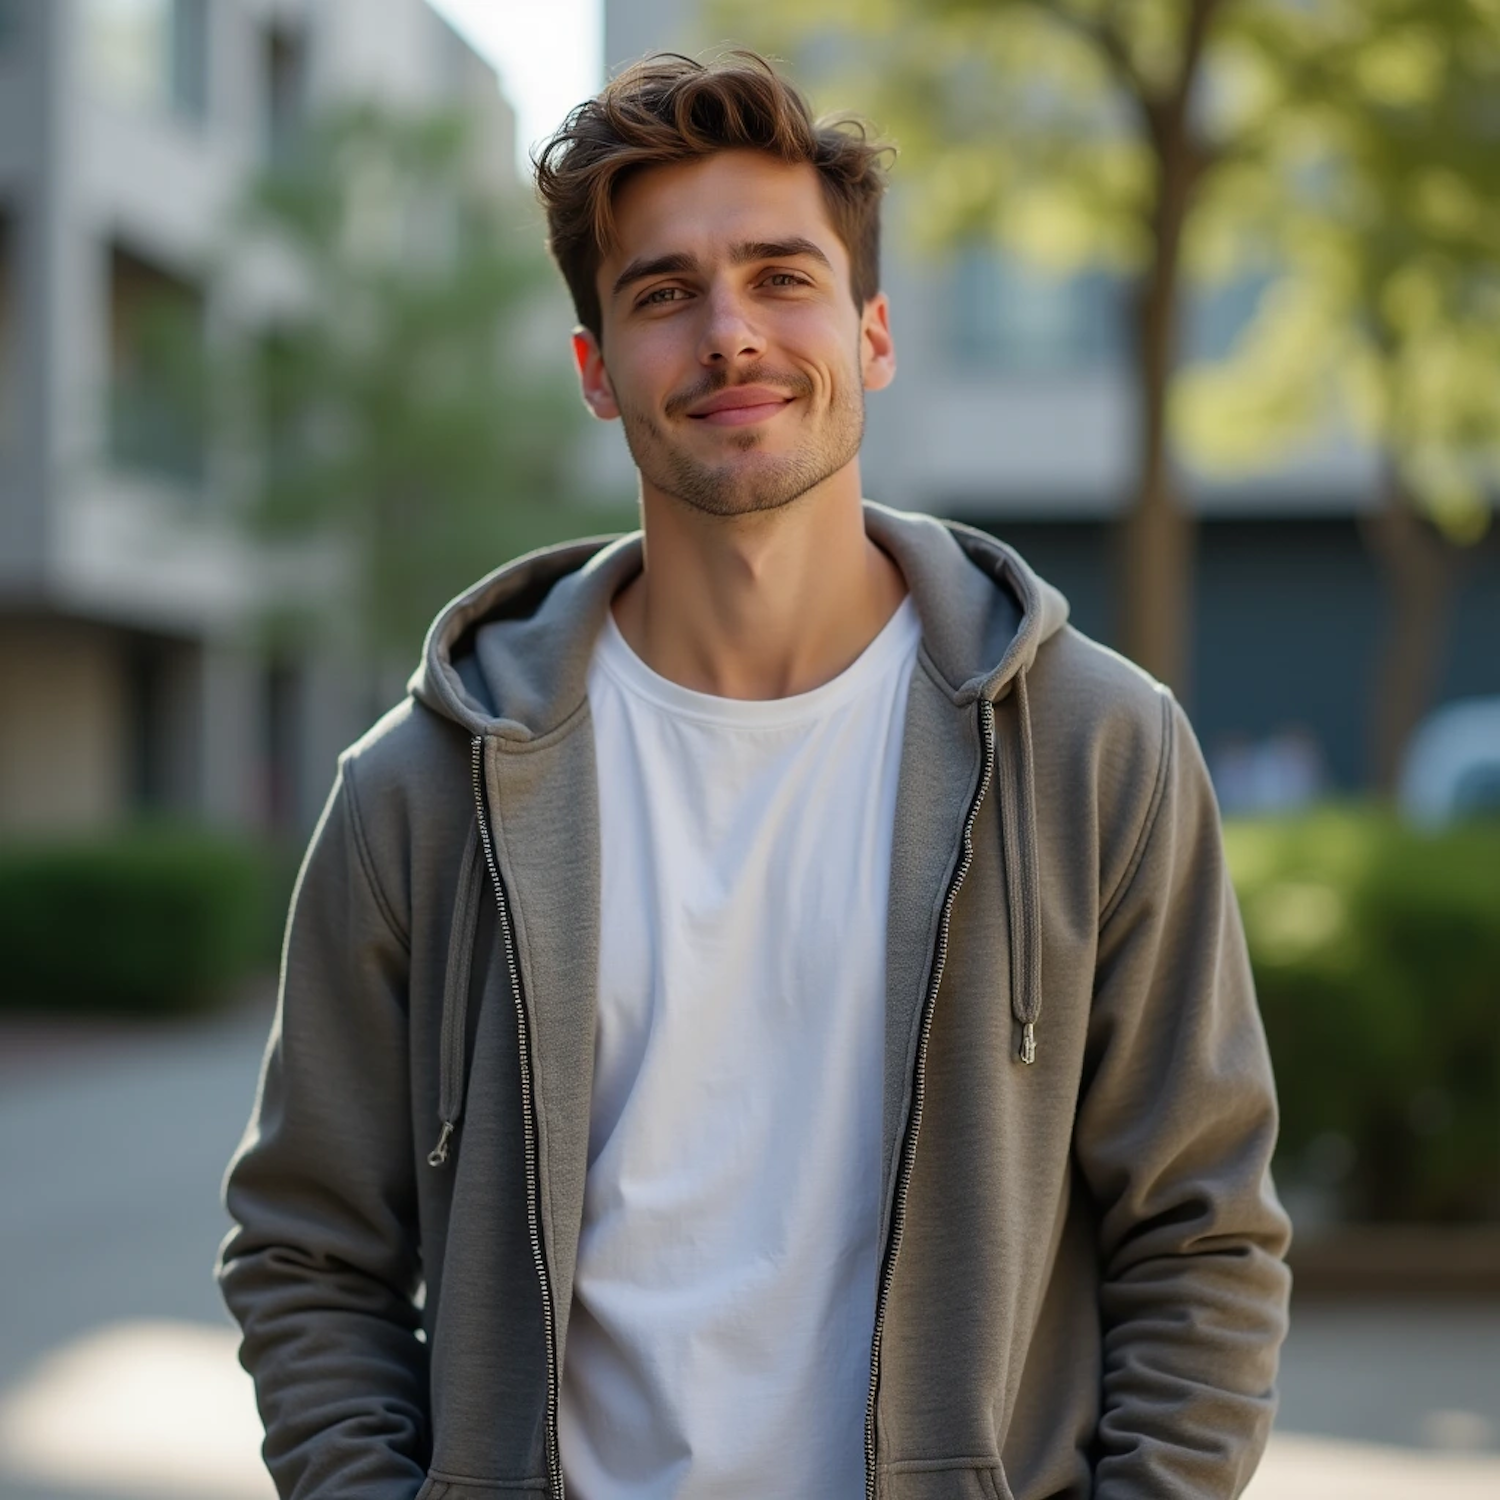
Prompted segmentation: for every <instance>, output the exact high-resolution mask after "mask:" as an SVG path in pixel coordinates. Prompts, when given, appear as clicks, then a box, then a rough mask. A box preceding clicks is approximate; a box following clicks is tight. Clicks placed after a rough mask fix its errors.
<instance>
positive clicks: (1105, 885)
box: [1027, 625, 1197, 895]
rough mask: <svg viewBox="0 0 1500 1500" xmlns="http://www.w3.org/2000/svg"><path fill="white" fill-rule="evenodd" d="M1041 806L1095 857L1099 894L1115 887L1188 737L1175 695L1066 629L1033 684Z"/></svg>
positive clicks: (1041, 657) (1041, 656)
mask: <svg viewBox="0 0 1500 1500" xmlns="http://www.w3.org/2000/svg"><path fill="white" fill-rule="evenodd" d="M1027 681H1028V687H1029V689H1030V708H1031V719H1032V736H1033V744H1034V753H1035V762H1036V779H1037V792H1038V801H1039V803H1041V804H1042V805H1043V806H1050V807H1051V808H1052V809H1053V810H1054V811H1055V812H1056V813H1057V814H1058V815H1059V816H1060V817H1061V818H1062V819H1063V820H1064V822H1065V823H1066V825H1067V827H1068V829H1069V833H1070V836H1071V837H1073V838H1075V839H1079V838H1088V839H1090V840H1091V841H1092V842H1093V843H1094V844H1095V846H1096V847H1097V849H1098V851H1099V865H1098V878H1099V890H1100V893H1101V895H1107V893H1109V892H1110V891H1112V890H1115V889H1116V888H1118V886H1119V884H1120V882H1121V881H1122V880H1123V878H1124V876H1125V873H1126V871H1127V869H1128V868H1129V867H1130V865H1131V863H1132V861H1133V860H1134V858H1135V853H1136V850H1137V848H1138V847H1139V845H1140V843H1141V841H1142V840H1143V838H1144V836H1145V834H1146V832H1147V830H1148V828H1149V825H1150V823H1151V821H1152V819H1153V816H1154V814H1155V811H1156V808H1157V806H1158V805H1159V803H1160V801H1161V797H1162V793H1163V788H1164V787H1165V785H1166V783H1167V779H1168V776H1169V773H1170V770H1171V764H1172V761H1173V759H1174V756H1175V755H1176V754H1177V753H1178V751H1179V750H1180V749H1181V748H1182V744H1181V742H1182V740H1183V739H1184V737H1185V738H1186V740H1187V741H1188V742H1189V743H1190V744H1191V747H1192V753H1193V754H1194V755H1196V753H1197V747H1196V743H1195V742H1193V741H1192V730H1191V729H1190V728H1189V727H1188V725H1187V721H1186V718H1185V717H1184V716H1183V713H1182V710H1181V708H1180V707H1179V706H1178V704H1177V700H1176V699H1175V698H1174V697H1173V696H1172V693H1171V690H1170V689H1169V688H1167V687H1166V686H1165V685H1164V684H1162V683H1160V682H1158V681H1157V680H1156V679H1155V678H1154V677H1152V676H1151V674H1150V673H1149V672H1145V671H1143V670H1142V669H1141V668H1140V667H1138V666H1136V665H1135V664H1134V663H1133V662H1131V661H1129V660H1127V659H1126V658H1125V657H1123V656H1121V655H1120V654H1119V653H1118V652H1116V651H1112V650H1110V649H1109V648H1108V647H1107V646H1102V645H1100V644H1099V642H1097V641H1094V640H1091V639H1090V638H1089V637H1088V636H1086V635H1084V634H1083V633H1082V632H1081V631H1078V630H1075V629H1074V628H1073V627H1072V626H1070V625H1069V626H1064V627H1063V628H1062V629H1061V630H1060V631H1059V632H1058V633H1057V634H1056V635H1055V636H1053V637H1052V638H1051V639H1050V640H1048V641H1047V642H1045V643H1044V644H1043V646H1042V647H1041V649H1040V650H1039V651H1038V653H1037V658H1036V661H1035V663H1034V664H1033V666H1032V668H1031V671H1030V672H1029V673H1028V677H1027Z"/></svg>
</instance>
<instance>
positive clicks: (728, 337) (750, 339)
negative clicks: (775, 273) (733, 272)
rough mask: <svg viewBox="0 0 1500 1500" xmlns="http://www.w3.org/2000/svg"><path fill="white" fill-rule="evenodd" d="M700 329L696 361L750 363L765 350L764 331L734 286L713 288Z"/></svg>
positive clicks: (730, 364) (725, 364)
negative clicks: (700, 334)
mask: <svg viewBox="0 0 1500 1500" xmlns="http://www.w3.org/2000/svg"><path fill="white" fill-rule="evenodd" d="M705 304H706V315H705V318H704V323H703V333H702V336H701V338H700V339H699V341H698V359H699V362H700V363H702V364H705V365H709V366H716V367H718V368H720V369H725V368H733V367H734V366H735V365H736V364H740V363H749V362H750V361H752V360H756V359H759V358H760V357H761V355H763V354H764V353H765V348H766V341H765V337H764V335H763V334H762V333H761V332H760V330H759V329H758V328H757V327H756V326H755V324H754V321H753V320H752V318H751V316H750V309H749V308H748V307H747V306H746V305H745V300H744V298H743V297H741V296H740V295H739V294H738V292H737V291H736V289H734V288H732V287H715V288H712V289H711V290H710V291H709V292H708V294H707V296H706V298H705Z"/></svg>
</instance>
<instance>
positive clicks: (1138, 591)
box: [1118, 271, 1194, 697]
mask: <svg viewBox="0 0 1500 1500" xmlns="http://www.w3.org/2000/svg"><path fill="white" fill-rule="evenodd" d="M1175 279H1176V278H1175V272H1174V273H1173V274H1172V276H1171V282H1175ZM1176 295H1177V292H1176V287H1175V285H1173V284H1170V283H1169V282H1168V281H1167V280H1166V279H1165V278H1163V277H1162V276H1161V275H1160V274H1159V273H1157V272H1155V271H1153V273H1152V275H1151V278H1150V280H1149V281H1148V283H1147V285H1146V286H1145V287H1143V289H1142V295H1141V298H1140V305H1139V309H1138V311H1137V315H1136V340H1137V361H1138V363H1137V376H1138V389H1139V399H1140V412H1139V417H1138V423H1139V425H1138V432H1137V442H1138V444H1139V449H1138V465H1139V467H1138V471H1137V479H1136V493H1135V496H1134V501H1133V503H1132V505H1131V507H1130V509H1129V510H1128V511H1127V512H1126V513H1125V515H1124V516H1123V517H1122V518H1121V522H1120V548H1119V569H1120V574H1119V584H1118V587H1119V600H1120V643H1121V649H1122V650H1123V651H1124V653H1125V654H1126V655H1127V656H1128V657H1130V659H1131V660H1132V661H1134V662H1136V663H1138V664H1139V665H1140V666H1142V667H1144V668H1145V669H1146V670H1147V671H1148V672H1150V673H1151V674H1152V676H1154V677H1157V678H1159V679H1160V680H1161V681H1162V682H1165V683H1167V684H1168V685H1169V686H1170V687H1172V688H1173V689H1174V690H1175V691H1176V692H1177V693H1178V695H1179V696H1181V697H1186V695H1187V691H1188V681H1187V674H1188V645H1189V639H1190V635H1191V613H1192V575H1193V531H1194V526H1193V518H1192V517H1191V516H1190V515H1189V514H1188V513H1187V511H1186V510H1185V509H1184V508H1183V505H1182V502H1181V498H1180V496H1179V493H1178V488H1177V479H1176V475H1175V473H1174V472H1173V469H1172V460H1171V455H1170V453H1169V451H1168V446H1167V394H1168V390H1169V388H1170V382H1171V376H1172V368H1173V364H1174V361H1175V347H1176V336H1175V324H1176V308H1175V305H1174V304H1175V301H1176Z"/></svg>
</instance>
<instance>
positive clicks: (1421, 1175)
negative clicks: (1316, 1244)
mask: <svg viewBox="0 0 1500 1500" xmlns="http://www.w3.org/2000/svg"><path fill="white" fill-rule="evenodd" d="M1226 838H1227V843H1228V851H1229V859H1230V865H1231V868H1232V870H1233V872H1234V879H1235V885H1236V887H1237V889H1238V891H1239V896H1240V907H1241V910H1242V912H1243V914H1244V919H1245V930H1246V934H1247V936H1248V938H1249V943H1250V953H1251V961H1252V963H1253V965H1254V968H1255V978H1256V986H1257V991H1258V993H1259V996H1260V1004H1261V1011H1262V1013H1263V1015H1264V1017H1265V1023H1266V1031H1267V1035H1268V1036H1269V1039H1270V1045H1271V1053H1272V1057H1273V1059H1274V1062H1275V1066H1276V1078H1277V1086H1278V1091H1279V1093H1280V1098H1281V1110H1282V1134H1281V1148H1280V1153H1279V1160H1278V1175H1279V1177H1280V1179H1281V1180H1283V1181H1285V1182H1286V1183H1288V1184H1290V1185H1292V1186H1294V1187H1295V1186H1298V1185H1301V1186H1304V1187H1307V1186H1310V1187H1313V1188H1315V1189H1321V1190H1322V1191H1324V1192H1325V1193H1327V1194H1328V1195H1329V1196H1330V1198H1331V1199H1332V1200H1333V1201H1334V1203H1335V1204H1336V1205H1337V1209H1338V1211H1339V1212H1340V1213H1341V1215H1342V1216H1343V1217H1347V1218H1349V1219H1353V1220H1359V1221H1399V1220H1425V1221H1435V1222H1444V1221H1449V1222H1462V1221H1466V1220H1480V1219H1488V1218H1495V1217H1497V1216H1500V824H1494V823H1490V824H1474V825H1470V826H1466V827H1459V828H1456V829H1453V830H1451V831H1447V832H1444V833H1441V834H1423V833H1420V832H1417V831H1415V830H1413V829H1410V828H1408V827H1405V826H1403V825H1402V824H1400V823H1398V822H1396V821H1395V820H1394V819H1392V818H1390V817H1387V816H1385V815H1383V814H1380V813H1377V812H1373V811H1370V810H1368V809H1355V808H1345V809H1328V810H1324V811H1320V812H1318V813H1316V814H1315V815H1312V816H1304V817H1300V818H1297V819H1287V820H1285V821H1280V820H1278V821H1265V822H1254V823H1249V822H1237V823H1231V824H1230V825H1229V826H1228V828H1227V829H1226Z"/></svg>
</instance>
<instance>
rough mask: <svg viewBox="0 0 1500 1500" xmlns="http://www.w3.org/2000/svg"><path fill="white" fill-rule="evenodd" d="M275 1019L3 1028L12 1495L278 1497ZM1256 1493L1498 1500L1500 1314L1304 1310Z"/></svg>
mask: <svg viewBox="0 0 1500 1500" xmlns="http://www.w3.org/2000/svg"><path fill="white" fill-rule="evenodd" d="M268 1014H269V1013H268V1011H267V1009H266V1008H265V1006H264V1005H261V1006H258V1007H251V1008H248V1009H245V1010H242V1011H240V1012H237V1013H236V1014H234V1015H233V1016H231V1017H228V1018H227V1019H222V1020H218V1021H215V1022H213V1023H211V1024H208V1025H200V1026H188V1027H166V1028H155V1029H153V1030H151V1031H148V1032H144V1033H142V1032H137V1031H130V1032H122V1031H120V1030H119V1029H118V1028H115V1029H104V1030H99V1029H94V1030H92V1031H90V1032H87V1033H83V1032H80V1033H77V1034H74V1035H71V1036H66V1037H61V1038H60V1037H58V1036H57V1035H55V1034H54V1035H50V1036H49V1035H43V1034H42V1033H41V1032H39V1031H35V1030H33V1032H32V1033H30V1035H29V1038H28V1039H26V1042H25V1047H24V1048H22V1047H18V1046H12V1042H13V1041H14V1040H15V1039H16V1036H17V1035H19V1034H12V1035H7V1034H6V1033H5V1032H4V1031H3V1030H0V1059H3V1062H0V1264H3V1265H4V1267H5V1270H6V1277H7V1285H8V1292H7V1296H6V1298H5V1300H4V1303H3V1304H0V1500H148V1497H149V1500H274V1493H273V1490H272V1488H271V1486H270V1482H269V1480H268V1479H267V1478H266V1476H265V1474H264V1471H263V1470H262V1469H261V1467H260V1462H259V1457H258V1446H259V1428H258V1425H257V1421H256V1416H255V1410H254V1403H253V1399H252V1395H251V1390H250V1383H249V1380H248V1378H247V1377H246V1376H245V1375H244V1374H243V1373H242V1372H241V1371H240V1370H239V1368H238V1366H237V1364H236V1363H235V1358H234V1351H235V1347H236V1342H237V1340H236V1334H235V1332H234V1330H233V1329H232V1327H231V1326H230V1324H229V1321H228V1319H227V1316H226V1315H225V1313H224V1311H223V1309H222V1307H221V1306H220V1303H219V1299H218V1294H217V1290H216V1289H215V1287H214V1285H213V1281H212V1277H211V1274H210V1268H211V1266H212V1262H213V1257H214V1252H215V1248H216V1246H217V1244H218V1241H219V1238H220V1236H221V1235H222V1233H223V1231H224V1229H225V1227H226V1222H225V1219H224V1216H223V1214H222V1211H221V1210H220V1208H219V1206H218V1185H219V1180H220V1177H221V1176H222V1173H223V1170H224V1166H225V1164H226V1162H227V1161H228V1158H229V1155H230V1152H231V1151H232V1150H233V1147H234V1144H235V1141H236V1140H237V1139H238V1137H239V1133H240V1131H241V1129H242V1128H243V1124H244V1121H245V1118H246V1116H247V1115H248V1113H249V1109H250V1102H251V1097H252V1095H253V1092H254V1088H255V1079H256V1073H257V1068H258V1064H259V1060H260V1052H261V1047H262V1045H263V1042H264V1038H265V1030H266V1025H267V1021H268ZM1281 1386H1282V1406H1281V1418H1280V1422H1279V1425H1278V1430H1277V1433H1276V1435H1275V1437H1274V1438H1273V1440H1272V1444H1271V1448H1270V1451H1269V1452H1268V1454H1267V1457H1266V1460H1265V1462H1264V1464H1263V1465H1262V1467H1261V1470H1260V1472H1259V1473H1258V1475H1257V1476H1256V1478H1255V1480H1254V1481H1253V1483H1252V1485H1251V1487H1250V1489H1249V1490H1248V1491H1247V1492H1246V1494H1247V1496H1248V1497H1249V1500H1397V1497H1399V1500H1495V1497H1496V1496H1500V1302H1472V1303H1459V1304H1453V1303H1449V1304H1439V1303H1408V1304H1404V1305H1382V1304H1379V1303H1372V1302H1360V1303H1351V1304H1322V1305H1319V1304H1313V1305H1310V1306H1306V1307H1299V1308H1298V1309H1297V1310H1296V1311H1295V1313H1294V1317H1293V1330H1292V1336H1291V1339H1290V1340H1289V1342H1288V1345H1287V1349H1286V1353H1285V1357H1284V1360H1283V1373H1282V1382H1281Z"/></svg>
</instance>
